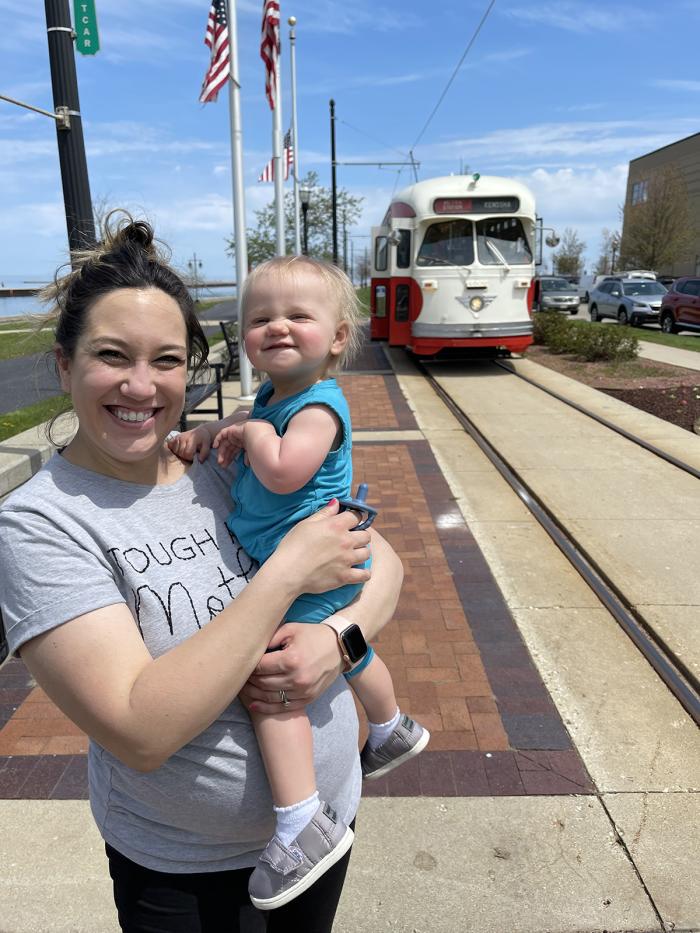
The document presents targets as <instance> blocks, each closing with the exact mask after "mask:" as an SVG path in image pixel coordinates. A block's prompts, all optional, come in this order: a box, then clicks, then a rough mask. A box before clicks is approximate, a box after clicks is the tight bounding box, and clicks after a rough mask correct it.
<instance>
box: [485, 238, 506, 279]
mask: <svg viewBox="0 0 700 933" xmlns="http://www.w3.org/2000/svg"><path fill="white" fill-rule="evenodd" d="M484 242H485V243H486V248H487V249H488V250H489V252H490V253H491V255H492V256H495V257H496V259H497V260H498V261H499V262H500V264H501V265H502V266H505V267H506V272H508V271H509V270H510V266H509V265H508V263H507V262H506V261H505V259H504V258H503V253H502V252H501V251H500V250H499V249H498V247H497V246H496V244H495V243H494V242H493V240H490V239H489V238H488V237H484Z"/></svg>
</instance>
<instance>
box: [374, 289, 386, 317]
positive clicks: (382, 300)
mask: <svg viewBox="0 0 700 933" xmlns="http://www.w3.org/2000/svg"><path fill="white" fill-rule="evenodd" d="M374 316H375V317H386V285H375V286H374Z"/></svg>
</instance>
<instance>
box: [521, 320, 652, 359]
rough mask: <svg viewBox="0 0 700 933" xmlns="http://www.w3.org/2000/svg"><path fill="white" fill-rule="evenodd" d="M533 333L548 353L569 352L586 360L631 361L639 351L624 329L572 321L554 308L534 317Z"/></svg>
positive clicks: (634, 341)
mask: <svg viewBox="0 0 700 933" xmlns="http://www.w3.org/2000/svg"><path fill="white" fill-rule="evenodd" d="M533 335H534V341H535V343H538V344H544V345H545V346H546V347H548V348H549V349H550V350H551V351H552V353H571V354H573V355H574V356H577V357H578V358H579V359H583V360H586V361H588V362H593V361H594V360H615V361H618V360H633V359H635V358H636V357H637V354H638V351H639V341H638V340H637V338H636V337H635V336H634V335H633V334H631V333H630V332H629V330H628V329H627V328H624V327H619V326H617V327H613V326H608V327H606V326H604V325H603V324H600V323H595V324H593V323H590V322H589V321H572V320H570V319H569V318H568V317H564V316H563V315H562V314H559V313H558V312H556V311H555V312H539V313H538V314H536V315H535V316H534V319H533Z"/></svg>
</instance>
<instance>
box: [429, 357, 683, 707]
mask: <svg viewBox="0 0 700 933" xmlns="http://www.w3.org/2000/svg"><path fill="white" fill-rule="evenodd" d="M413 360H414V362H415V363H416V365H417V367H418V369H419V371H420V372H421V373H422V374H423V376H424V377H425V379H426V380H427V382H428V383H429V384H430V386H431V387H432V389H433V390H434V391H435V393H436V394H437V395H438V396H439V397H440V398H441V399H442V401H443V402H444V403H445V405H446V406H447V407H448V408H449V409H450V411H451V412H452V414H453V415H454V416H455V417H456V418H457V420H458V421H459V423H460V424H461V425H462V427H463V428H464V430H465V431H466V432H467V434H469V436H470V437H471V438H472V439H473V440H474V442H475V443H476V444H477V445H478V446H479V448H480V449H481V450H482V451H483V453H484V454H485V455H486V456H487V457H488V458H489V460H490V461H491V463H492V464H493V465H494V466H495V467H496V469H497V470H498V472H499V473H500V474H501V476H502V477H503V478H504V479H505V481H506V482H507V483H508V485H509V486H510V487H511V488H512V489H513V491H514V492H515V493H516V495H517V496H518V497H519V498H520V500H521V501H522V502H523V504H524V505H525V506H526V507H527V508H528V509H529V510H530V512H531V513H532V514H533V516H534V517H535V518H536V519H537V521H538V522H539V523H540V525H541V526H542V527H543V528H544V530H545V531H546V532H547V534H548V535H549V536H550V538H551V539H552V541H553V542H554V543H555V544H556V546H557V547H558V548H559V550H560V551H561V552H562V553H563V554H564V556H565V557H566V558H567V560H568V561H569V562H570V563H571V564H572V566H573V567H574V568H575V569H576V571H577V572H578V573H579V574H580V576H581V577H582V578H583V579H584V580H585V581H586V583H587V584H588V585H589V586H590V587H591V589H592V590H593V592H594V593H595V594H596V596H597V597H598V599H599V600H600V601H601V602H602V603H603V605H604V606H605V607H606V608H607V609H608V611H609V612H610V614H611V615H612V616H613V618H614V619H615V620H616V621H617V623H618V624H619V625H620V627H621V628H622V629H623V631H624V632H625V634H626V635H627V636H628V637H629V638H630V639H631V640H632V642H633V643H634V644H635V646H636V647H637V649H638V650H639V651H640V652H641V653H642V655H643V656H644V657H645V658H646V660H647V661H648V662H649V664H650V665H651V666H652V668H653V669H654V671H655V672H656V673H657V674H658V676H659V677H660V678H661V680H662V681H663V682H664V683H665V684H666V686H667V687H668V689H669V690H670V691H671V693H672V694H673V695H674V696H675V697H676V699H677V700H678V702H679V703H680V704H681V705H682V706H683V708H684V709H685V710H686V712H687V713H688V715H689V716H691V717H692V719H693V720H694V722H695V723H696V725H700V682H699V681H698V678H697V677H696V676H695V674H694V673H693V672H692V671H691V670H690V669H689V668H688V667H687V665H686V664H685V663H684V662H683V661H682V660H681V659H680V658H679V657H678V656H677V655H676V654H675V653H674V652H673V651H672V650H671V649H670V648H669V646H668V645H666V644H665V642H664V641H663V640H662V639H661V638H660V637H659V636H658V635H657V634H656V633H655V632H654V629H653V627H652V626H651V625H649V623H648V622H647V621H646V620H645V619H644V618H643V616H641V615H640V614H639V613H638V612H637V611H636V610H635V609H634V608H633V607H632V606H631V605H630V604H629V601H628V600H627V599H626V598H625V596H624V594H623V593H622V592H621V591H620V590H619V589H618V588H617V587H616V585H615V584H614V583H613V582H612V580H610V578H609V577H608V576H607V575H606V573H605V572H604V571H603V570H602V568H601V567H599V566H598V565H597V564H596V562H595V561H594V560H593V559H592V558H591V557H590V555H588V554H587V553H586V551H585V550H584V549H583V548H581V547H580V546H579V545H578V543H577V542H576V540H575V539H574V538H573V537H572V536H571V535H570V534H569V533H568V532H567V531H566V529H565V528H564V527H563V526H562V525H561V524H560V523H559V521H558V520H557V518H556V516H555V515H554V514H553V513H552V512H551V511H550V510H549V509H548V508H547V506H546V505H545V504H544V503H543V502H542V501H541V500H540V499H539V497H538V496H537V495H536V494H535V493H534V492H533V491H532V490H531V489H530V488H529V486H528V485H527V484H526V483H525V482H524V481H523V479H522V478H521V477H520V476H519V475H518V473H517V472H516V471H515V470H514V469H512V467H510V466H509V465H508V464H507V463H506V461H505V460H504V459H503V458H502V457H501V455H500V454H499V453H498V451H497V450H496V448H495V447H494V446H493V445H492V444H491V443H490V441H488V440H487V438H486V437H485V436H484V435H483V434H482V432H481V431H480V430H479V429H478V428H477V427H476V425H475V424H474V423H473V422H472V420H471V419H470V418H469V416H468V415H467V414H466V413H465V412H464V411H463V410H462V409H461V408H460V407H459V405H458V404H457V403H456V402H455V401H454V399H453V398H452V397H451V396H450V395H449V394H448V393H447V392H446V391H445V389H443V387H442V386H441V385H440V384H439V383H438V381H437V380H436V379H435V377H434V376H433V375H432V374H431V373H430V371H429V370H428V369H427V367H426V365H425V364H424V363H423V362H422V361H420V360H418V359H417V358H416V357H413ZM504 368H506V369H507V368H508V367H504ZM514 375H516V374H514ZM528 381H530V380H528ZM533 385H535V386H537V383H534V382H533ZM537 387H538V388H540V387H539V386H537ZM545 391H546V390H545ZM551 394H553V393H551ZM560 400H561V401H562V402H564V403H566V404H568V401H567V400H566V399H563V398H562V399H560ZM573 407H575V408H577V409H579V406H578V405H574V406H573ZM579 410H581V409H579ZM583 413H584V414H588V412H586V411H585V409H584V410H583ZM592 417H595V418H596V420H601V421H602V423H606V422H605V420H604V419H598V418H597V417H596V416H595V415H592ZM606 426H608V427H613V426H612V425H609V424H607V423H606ZM625 433H626V432H625ZM629 439H630V440H634V436H633V435H630V436H629ZM642 446H647V445H646V442H643V443H642ZM648 446H651V445H648ZM686 466H687V464H686ZM692 469H693V468H692V467H691V468H690V470H692ZM696 475H697V473H696Z"/></svg>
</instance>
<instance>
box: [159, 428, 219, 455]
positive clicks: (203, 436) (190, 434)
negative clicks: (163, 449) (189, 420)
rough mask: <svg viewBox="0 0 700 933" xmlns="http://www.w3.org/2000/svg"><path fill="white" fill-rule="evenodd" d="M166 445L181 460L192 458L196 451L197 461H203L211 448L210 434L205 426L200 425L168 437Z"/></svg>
mask: <svg viewBox="0 0 700 933" xmlns="http://www.w3.org/2000/svg"><path fill="white" fill-rule="evenodd" d="M168 447H169V448H170V449H171V450H172V452H173V453H174V454H176V455H177V456H178V457H180V459H181V460H194V456H195V454H196V453H198V454H199V462H200V463H204V461H205V460H206V459H207V457H208V456H209V451H210V449H211V435H210V433H209V431H207V429H206V428H204V427H201V426H200V427H198V428H193V429H192V430H191V431H183V433H182V434H178V435H176V436H175V437H172V438H170V440H169V441H168Z"/></svg>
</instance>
